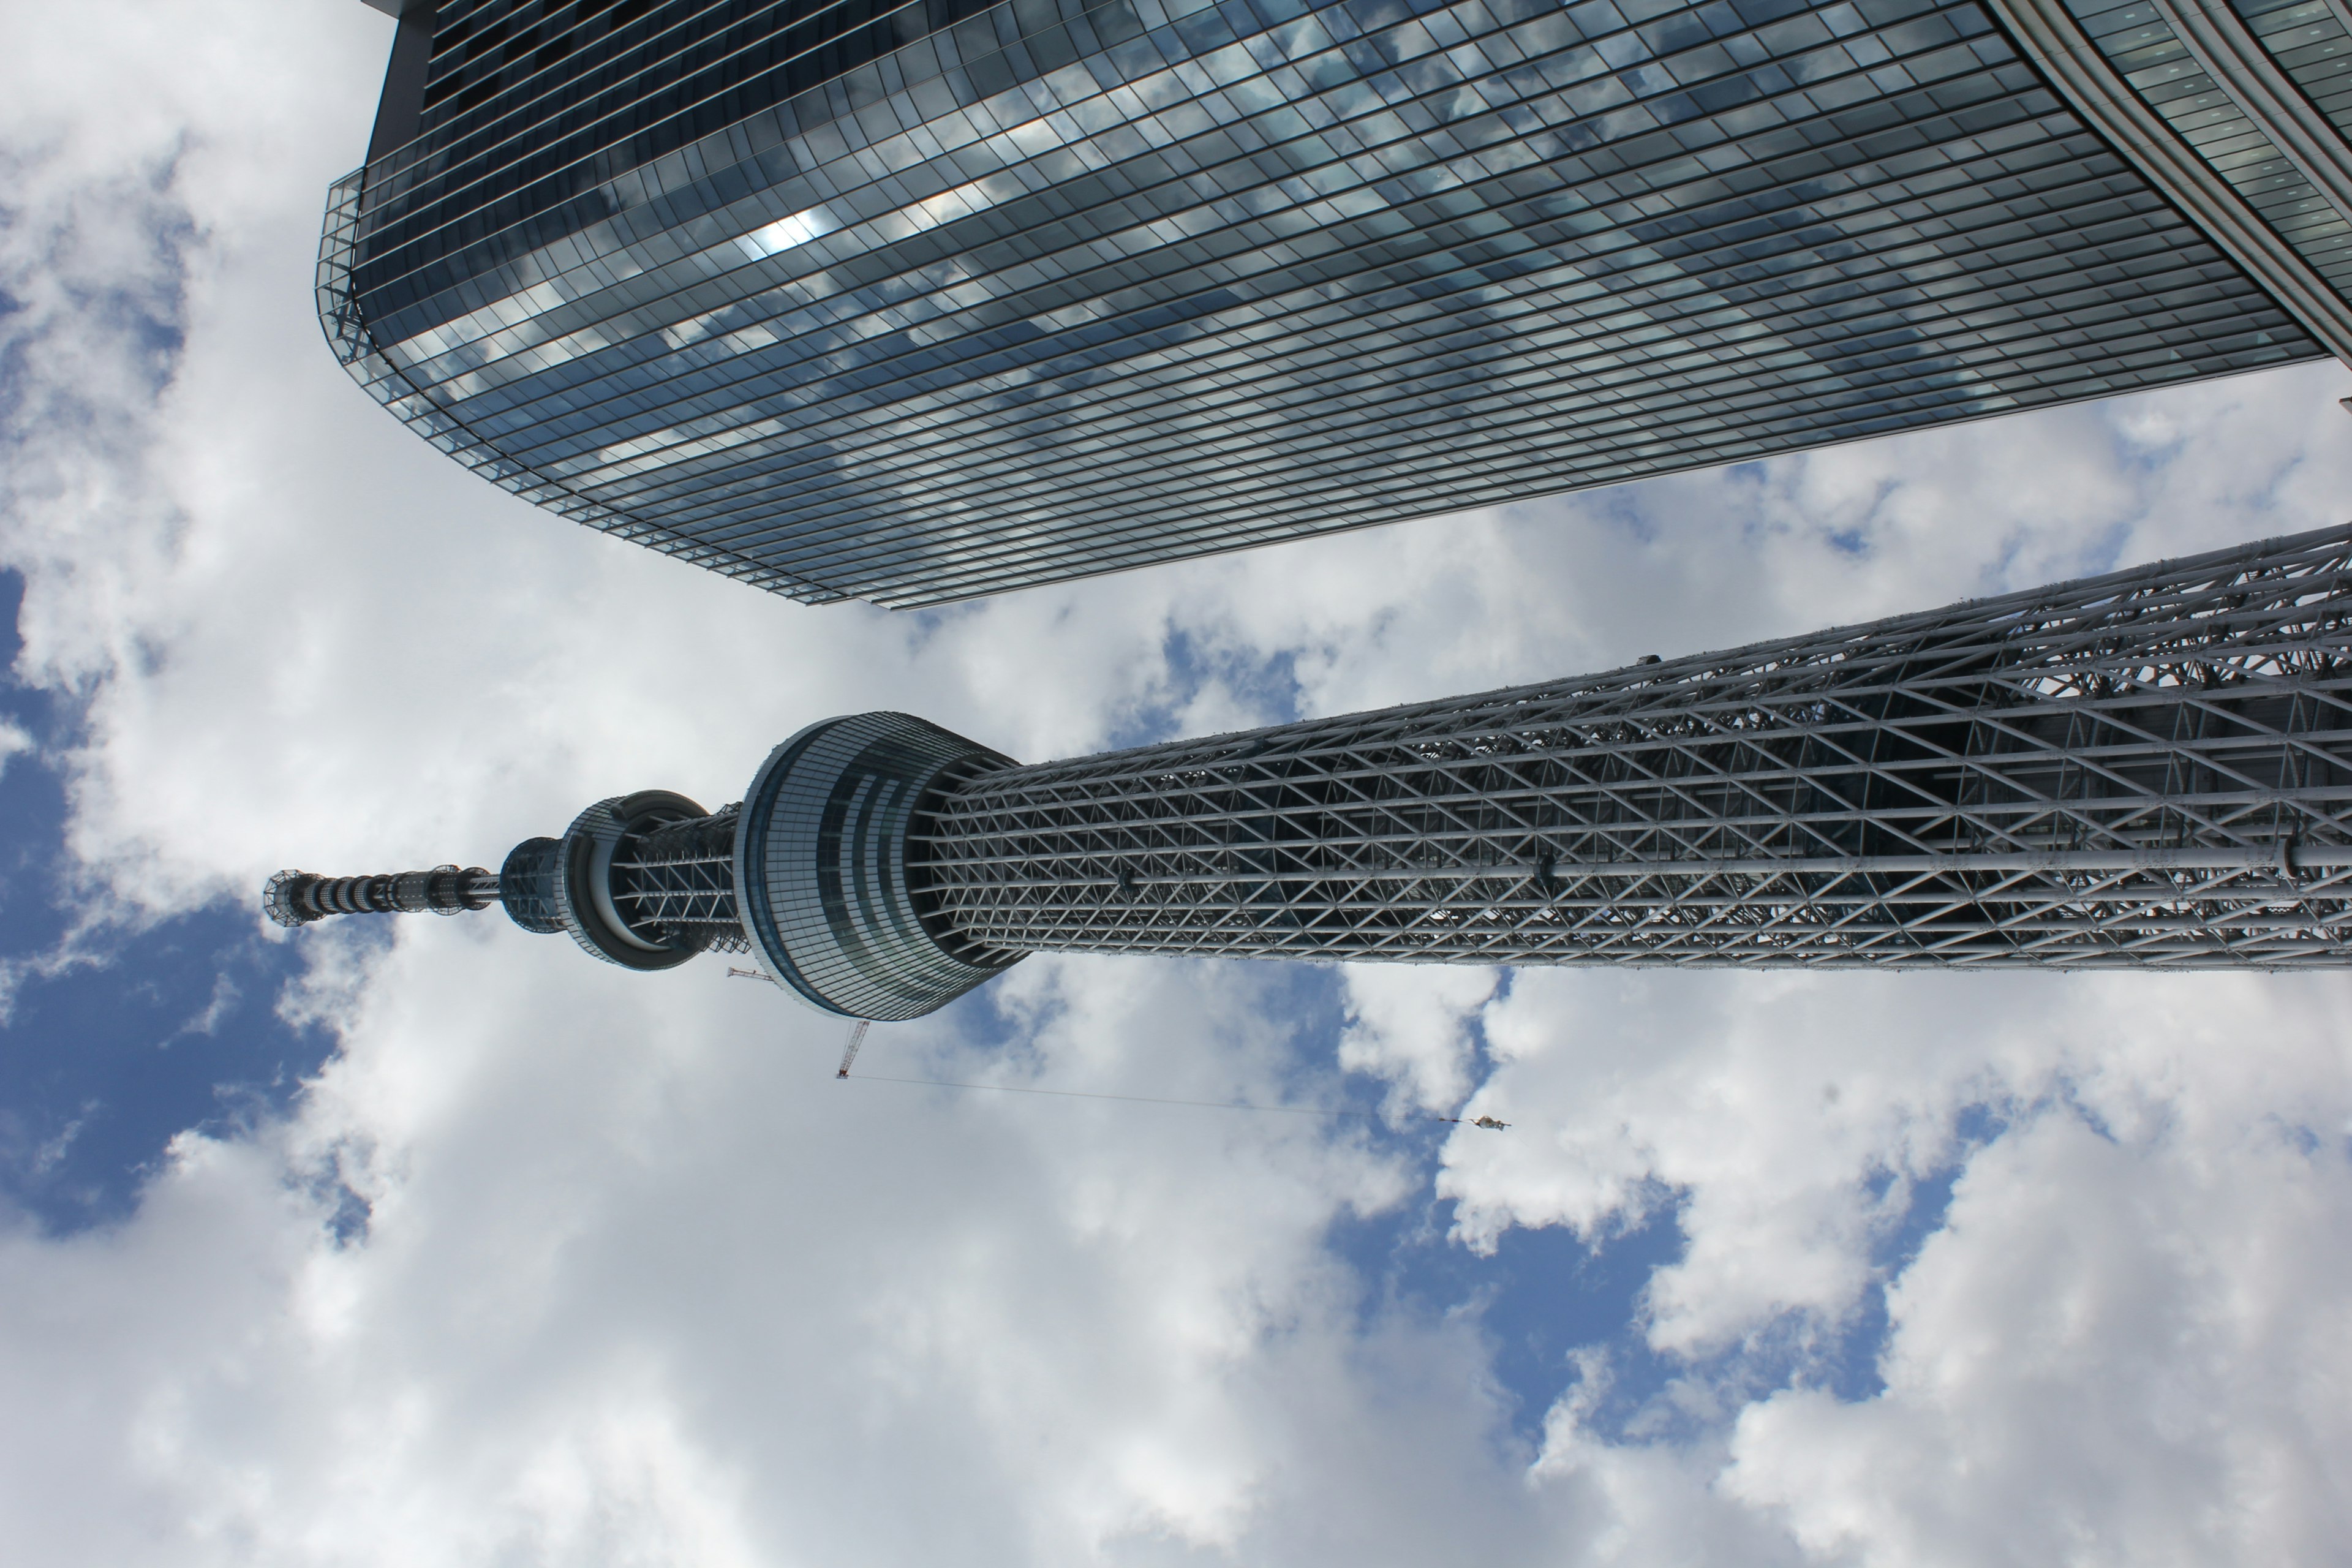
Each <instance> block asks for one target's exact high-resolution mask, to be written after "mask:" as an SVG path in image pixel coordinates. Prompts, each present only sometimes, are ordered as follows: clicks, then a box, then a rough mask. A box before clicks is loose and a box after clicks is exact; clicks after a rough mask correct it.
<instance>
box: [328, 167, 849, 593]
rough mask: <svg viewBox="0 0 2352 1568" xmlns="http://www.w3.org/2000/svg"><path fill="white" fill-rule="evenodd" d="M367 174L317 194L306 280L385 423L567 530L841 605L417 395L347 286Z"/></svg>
mask: <svg viewBox="0 0 2352 1568" xmlns="http://www.w3.org/2000/svg"><path fill="white" fill-rule="evenodd" d="M367 174H368V166H367V165H364V164H363V165H362V166H361V167H359V168H357V169H354V170H352V172H351V173H350V174H345V175H344V176H343V177H342V178H341V179H340V180H337V181H336V182H335V183H334V184H331V185H330V186H328V187H327V215H326V221H325V223H324V226H322V228H321V229H320V236H319V267H318V272H317V275H316V279H315V289H316V294H317V303H318V312H319V330H320V331H322V332H324V333H325V334H326V338H327V346H328V348H329V349H330V350H331V351H332V352H333V353H334V356H335V359H336V362H337V363H340V364H341V366H342V367H343V371H344V373H345V374H348V375H349V376H350V377H351V378H352V381H354V382H356V383H358V384H359V387H360V390H361V391H362V392H364V393H366V394H367V395H369V396H370V397H372V398H373V399H374V400H375V401H376V402H377V403H378V404H379V405H382V406H383V409H384V410H385V411H386V412H387V413H389V414H390V415H391V416H393V417H394V418H395V419H397V420H399V421H400V422H401V423H402V424H403V425H405V426H408V427H409V428H410V429H411V430H414V431H415V433H416V434H417V435H419V436H421V437H424V438H425V441H426V442H427V443H429V444H430V445H431V446H433V447H436V448H437V449H438V450H440V451H441V452H443V453H445V454H446V455H447V456H449V457H451V458H456V459H457V461H458V462H460V463H462V464H464V465H465V466H466V467H467V468H470V469H472V470H473V471H474V472H475V473H477V474H478V475H480V476H481V477H482V478H483V479H488V480H489V481H490V483H492V484H494V485H496V486H498V487H499V489H502V490H505V491H507V492H508V493H509V494H510V495H514V496H518V497H520V498H521V499H522V500H527V501H529V502H530V504H531V505H533V506H537V507H543V508H545V509H546V510H549V511H551V512H553V513H554V514H555V515H556V516H558V517H560V518H562V519H563V520H564V521H567V522H576V523H579V524H581V525H583V527H587V528H593V529H594V530H595V531H597V532H599V533H609V534H611V535H613V536H614V538H615V539H625V540H627V541H628V542H630V543H632V544H642V545H644V546H645V547H646V549H648V550H654V551H658V552H661V553H662V554H664V555H669V556H674V557H676V558H677V559H678V560H681V561H684V562H685V563H687V564H688V565H689V566H699V567H701V568H702V569H703V570H705V571H707V572H716V573H718V574H719V575H720V576H722V577H728V578H731V579H733V580H734V581H736V582H738V583H747V584H751V586H752V587H755V588H764V589H766V590H767V591H768V592H769V593H771V594H781V595H783V596H784V597H786V598H789V599H796V600H798V601H799V602H800V603H802V604H803V605H835V604H839V603H841V602H843V601H844V600H845V599H847V598H848V597H850V595H847V594H845V593H842V592H841V591H840V590H838V589H835V588H829V587H826V586H825V585H824V584H821V583H815V582H812V581H810V580H809V579H807V578H804V577H801V576H797V575H795V574H793V573H790V572H787V571H785V570H784V569H783V568H782V567H780V566H773V565H770V564H769V563H765V562H762V561H756V560H753V559H752V558H751V557H750V556H748V555H743V554H740V553H738V552H734V551H730V550H727V549H724V548H722V547H720V546H719V545H715V544H710V543H708V542H704V541H700V540H696V539H690V538H688V537H686V536H685V535H683V534H679V533H677V532H674V531H671V530H669V529H666V528H662V527H659V526H658V525H656V524H654V523H649V522H646V521H643V520H641V519H638V518H634V517H631V516H630V515H628V514H627V513H626V512H623V511H616V510H614V509H613V508H611V507H609V506H606V505H604V503H603V502H601V501H594V500H589V499H587V498H586V497H584V496H582V495H580V494H578V493H577V492H575V491H573V490H572V489H570V488H569V487H567V486H565V485H562V484H560V483H558V482H556V481H555V480H553V479H549V478H548V477H547V476H546V475H544V474H541V473H539V472H537V471H536V470H534V469H532V468H529V467H527V466H526V465H524V464H521V463H519V462H517V461H515V459H514V458H512V457H510V456H509V455H508V454H507V453H505V452H503V451H501V450H499V447H497V446H496V444H494V443H493V442H491V441H489V440H488V439H486V438H484V437H481V436H479V435H477V434H476V433H475V432H474V431H473V429H472V428H471V427H470V426H467V424H466V422H465V421H464V420H463V419H461V418H459V417H458V416H457V415H455V414H453V413H451V412H450V411H449V410H448V409H447V408H446V407H444V406H442V405H441V404H440V402H439V401H438V400H436V398H434V397H433V396H432V395H431V394H430V393H429V392H428V391H427V390H426V389H425V388H424V387H421V386H419V385H418V384H416V382H415V380H414V379H413V378H411V377H410V376H409V375H408V374H407V373H406V372H404V370H402V369H401V367H400V365H399V363H398V362H396V361H395V360H394V359H393V358H392V356H391V355H389V354H387V353H384V352H383V349H382V348H381V347H380V346H379V345H378V344H377V342H376V341H375V336H374V334H373V332H371V331H369V330H368V324H367V320H366V316H365V313H364V312H363V311H362V310H361V308H360V303H359V300H357V299H356V298H355V297H354V296H353V295H352V287H351V278H352V260H353V258H354V256H355V255H356V253H357V251H358V247H359V232H360V220H361V214H362V208H363V207H364V205H365V192H366V186H367Z"/></svg>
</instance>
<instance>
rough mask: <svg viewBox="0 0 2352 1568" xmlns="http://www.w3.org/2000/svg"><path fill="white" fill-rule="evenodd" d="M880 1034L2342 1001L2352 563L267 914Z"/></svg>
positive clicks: (996, 782) (2349, 887)
mask: <svg viewBox="0 0 2352 1568" xmlns="http://www.w3.org/2000/svg"><path fill="white" fill-rule="evenodd" d="M493 899H495V900H497V901H499V902H500V903H501V904H503V905H504V906H505V908H506V909H507V910H508V912H509V914H510V915H511V916H512V917H513V918H514V919H515V920H516V921H518V922H519V923H520V924H522V925H523V926H525V927H526V928H528V929H530V930H532V931H569V932H570V933H571V934H572V936H573V937H574V938H575V939H576V940H577V941H579V942H580V943H581V944H582V945H583V947H585V948H587V949H588V950H589V951H590V952H594V953H596V954H598V955H599V956H600V957H604V958H606V959H609V960H611V961H613V962H614V963H621V964H624V965H626V966H629V967H632V968H638V969H661V968H667V967H669V966H671V965H673V964H676V963H683V962H684V961H685V960H686V959H688V957H690V956H692V955H693V954H694V953H696V952H702V951H706V950H713V949H725V950H728V951H743V950H746V949H748V950H749V951H751V952H754V953H756V954H757V955H758V956H759V958H760V960H761V962H762V963H763V964H764V965H765V966H766V969H767V972H768V973H770V974H771V975H772V977H773V978H775V979H777V980H778V981H779V982H780V983H781V984H783V985H785V986H786V987H787V988H789V989H790V990H792V991H793V993H795V994H798V995H799V996H801V997H803V998H804V999H805V1000H807V1001H808V1002H810V1003H812V1004H814V1005H816V1006H818V1007H820V1008H824V1009H826V1010H829V1011H832V1012H835V1013H839V1014H842V1015H845V1016H855V1017H865V1018H879V1019H891V1018H908V1017H914V1016H919V1015H921V1014H924V1013H927V1012H929V1011H931V1010H932V1009H934V1008H937V1007H939V1006H940V1005H943V1004H944V1003H946V1002H948V1001H949V1000H950V999H951V998H953V997H955V996H957V995H959V994H962V993H963V992H965V991H967V990H969V989H971V987H973V986H975V985H977V984H981V983H982V982H983V981H985V980H987V979H988V978H989V977H991V976H992V975H993V974H995V973H998V972H1000V971H1001V970H1003V968H1004V967H1006V966H1007V965H1009V964H1011V963H1013V962H1015V961H1016V960H1018V959H1019V958H1021V957H1022V956H1023V955H1024V954H1026V953H1029V952H1043V951H1063V952H1181V953H1223V954H1232V955H1237V956H1246V957H1259V958H1320V959H1355V960H1397V961H1406V962H1417V963H1507V964H1519V963H1588V964H1616V965H1660V966H1674V967H1681V966H1692V965H1711V966H1734V967H1764V966H1782V967H1800V968H1824V967H1844V968H1869V969H1900V968H1929V967H1933V968H1984V967H2018V966H2030V967H2038V968H2047V969H2089V968H2133V969H2155V970H2167V969H2200V968H2217V967H2219V968H2230V967H2252V968H2266V969H2293V968H2311V967H2321V966H2335V965H2340V964H2344V963H2347V962H2352V528H2343V529H2333V530H2328V531H2321V532H2317V533H2311V534H2305V535H2301V536H2298V537H2295V538H2291V539H2285V540H2277V541H2273V542H2268V543H2264V544H2259V545H2253V546H2248V547H2245V548H2241V549H2237V550H2231V551H2224V552H2216V553H2212V554H2208V555H2201V556H2197V557H2193V558H2189V559H2185V560H2179V561H2173V562H2168V563H2160V564H2158V565H2154V566H2148V567H2143V568H2139V569H2137V570H2133V571H2127V572H2122V573H2116V574H2111V575H2107V576H2102V577H2095V578H2090V579H2086V580H2084V581H2080V582H2074V583H2067V584H2059V585H2056V586H2053V587H2048V588H2042V589H2036V590H2033V591H2031V592H2027V593H2021V594H2012V595H2003V596H2001V597H1998V598H1990V599H1978V600H1970V601H1967V602H1964V603H1962V604H1958V605H1952V606H1950V607H1948V608H1946V609H1942V610H1936V611H1931V612H1928V613H1926V614H1922V615H1911V616H1898V617H1895V618H1894V619H1890V620H1884V621H1878V622H1875V623H1873V624H1870V625H1867V626H1849V627H1843V628H1839V629H1836V630H1832V631H1825V632H1821V633H1818V634H1816V635H1814V636H1811V637H1799V638H1795V639H1791V640H1788V641H1781V642H1771V643H1759V644H1756V645H1753V646H1750V647H1743V648H1739V649H1736V650H1734V651H1731V652H1728V653H1718V654H1703V655H1699V656H1696V657H1693V658H1683V659H1678V660H1673V661H1666V662H1657V661H1654V660H1645V661H1643V662H1642V663H1639V664H1635V665H1633V666H1630V667H1628V668H1622V669H1617V670H1612V671H1611V672H1609V673H1607V674H1603V675H1596V676H1591V677H1586V678H1583V679H1573V680H1564V681H1557V682H1553V683H1549V684H1546V685H1539V686H1528V687H1520V688H1516V689H1508V690H1503V691H1496V692H1489V693H1486V694H1484V695H1480V696H1474V697H1462V698H1455V699H1452V700H1445V701H1440V702H1424V703H1416V704H1412V705H1410V706H1406V707H1400V708H1391V709H1387V710H1381V711H1379V712H1373V713H1362V714H1353V715H1349V716H1346V717H1341V718H1333V719H1318V720H1311V721H1306V722H1302V723H1295V724H1284V725H1277V726H1275V727H1272V728H1269V729H1264V730H1256V731H1248V732H1245V733H1240V734H1229V735H1220V736H1215V737H1213V738H1210V739H1206V740H1194V741H1181V742H1174V743H1171V744H1166V745H1155V746H1144V747H1139V748H1136V749H1133V750H1129V751H1120V752H1108V753H1105V754H1102V755H1099V756H1092V757H1084V758H1079V759H1076V760H1074V761H1067V762H1055V763H1038V764H1034V765H1029V766H1024V765H1020V764H1017V763H1013V761H1012V760H1011V759H1009V758H1006V757H1003V756H1001V755H999V754H997V753H996V752H992V751H989V750H988V749H987V748H985V747H982V746H980V745H978V744H975V743H974V742H970V741H966V740H963V739H961V737H958V736H956V735H953V734H951V733H950V732H949V731H945V730H942V729H940V728H939V727H938V726H936V725H933V724H930V723H928V722H926V721H923V720H920V719H916V718H912V717H909V716H908V715H905V714H899V713H866V714H860V715H856V716H852V717H848V718H841V719H834V720H828V721H824V722H822V723H818V724H813V725H811V726H810V727H808V728H807V729H805V730H803V731H801V732H800V733H799V734H798V735H796V736H794V737H793V739H791V740H790V741H787V742H784V743H783V744H782V745H781V746H779V747H777V748H776V749H775V750H774V752H772V753H771V754H770V755H769V757H768V759H767V761H766V763H764V764H763V765H762V766H761V770H760V772H759V773H758V775H757V776H756V777H755V778H754V779H753V781H752V784H751V789H750V790H749V791H748V792H747V794H746V795H745V797H744V800H743V802H742V803H741V804H740V805H735V806H730V807H728V808H727V809H725V810H723V811H721V812H719V813H717V814H715V815H709V814H706V813H705V812H704V811H703V809H702V808H701V807H699V806H698V805H695V804H694V803H693V802H692V801H689V800H687V799H685V798H684V797H683V796H679V795H670V794H667V793H665V792H660V791H648V792H645V793H642V794H638V795H628V796H625V797H617V798H615V799H612V800H607V801H604V802H601V803H599V804H598V805H593V806H591V807H590V808H589V809H588V810H587V811H585V812H583V814H582V815H581V816H580V817H579V819H578V820H577V821H575V822H574V823H573V824H572V826H571V828H570V829H569V830H568V831H567V832H566V833H565V834H564V836H563V837H562V838H561V839H549V838H534V839H531V840H529V841H527V842H525V843H524V844H522V845H520V846H519V847H517V848H516V849H515V850H514V852H513V853H512V854H511V855H509V857H508V858H507V860H506V863H505V865H504V867H503V868H501V870H500V871H499V873H498V874H497V875H495V876H493V875H492V874H491V873H489V872H488V871H486V870H481V869H475V870H470V871H461V870H459V869H457V868H454V867H445V868H441V869H440V870H439V871H436V872H412V873H407V874H404V875H403V876H397V877H381V878H358V879H320V878H317V877H312V876H310V875H308V874H305V873H300V872H292V871H287V872H280V873H279V874H278V876H277V877H276V878H274V879H272V880H271V882H270V885H269V888H268V893H267V895H266V900H267V903H268V909H269V910H270V912H271V913H272V915H273V916H274V917H275V918H277V919H278V920H279V921H281V922H282V923H285V924H289V925H292V924H299V923H302V922H304V921H310V920H315V919H318V918H320V916H322V915H326V914H333V913H344V912H353V911H358V910H425V909H434V910H443V911H445V912H452V911H454V910H457V909H459V908H482V907H486V906H487V905H488V903H489V902H490V901H491V900H493Z"/></svg>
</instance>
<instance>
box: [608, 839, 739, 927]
mask: <svg viewBox="0 0 2352 1568" xmlns="http://www.w3.org/2000/svg"><path fill="white" fill-rule="evenodd" d="M737 811H738V808H737V807H736V806H732V805H730V806H727V807H724V808H723V809H721V810H719V811H718V812H716V813H714V814H713V815H711V816H698V817H691V818H688V820H686V821H683V822H673V823H666V824H664V825H663V826H659V827H656V828H653V829H651V830H650V831H647V832H645V833H639V834H631V835H629V836H627V837H625V838H623V839H622V841H621V844H620V847H618V848H617V849H616V850H615V851H614V856H613V871H612V878H611V881H610V883H609V886H610V888H611V891H612V899H613V903H614V908H615V909H616V910H619V912H620V915H621V918H622V919H623V920H625V921H627V922H628V924H629V926H630V928H631V929H632V930H633V931H637V932H638V933H639V934H641V935H643V936H646V937H647V938H650V939H653V940H655V941H657V942H664V943H666V944H667V945H669V946H672V947H688V948H693V949H695V950H697V951H698V952H749V951H750V943H749V942H746V941H745V939H744V936H743V927H742V924H741V923H740V921H738V920H737V918H736V912H735V863H734V857H735V825H736V817H737Z"/></svg>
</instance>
